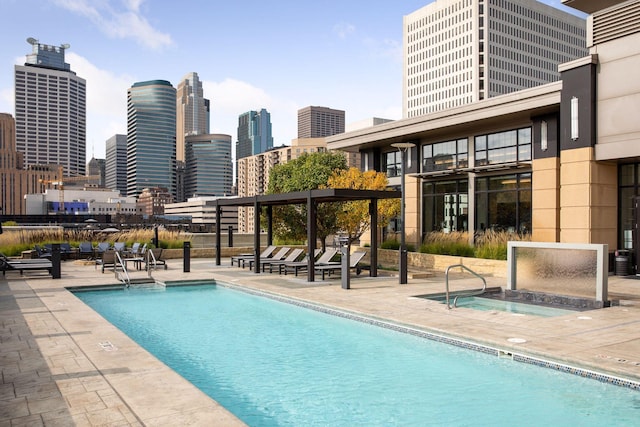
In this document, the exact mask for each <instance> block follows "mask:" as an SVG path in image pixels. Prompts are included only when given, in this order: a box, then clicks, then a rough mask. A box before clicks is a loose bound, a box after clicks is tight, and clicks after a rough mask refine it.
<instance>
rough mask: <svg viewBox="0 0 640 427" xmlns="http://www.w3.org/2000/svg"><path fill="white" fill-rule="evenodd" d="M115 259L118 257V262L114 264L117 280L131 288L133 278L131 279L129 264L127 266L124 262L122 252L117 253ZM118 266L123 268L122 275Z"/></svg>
mask: <svg viewBox="0 0 640 427" xmlns="http://www.w3.org/2000/svg"><path fill="white" fill-rule="evenodd" d="M115 257H116V262H115V263H114V266H113V271H114V273H115V276H116V279H118V280H120V281H121V282H122V283H124V284H125V285H126V286H127V287H129V286H130V285H131V278H130V277H129V273H128V272H127V264H125V263H124V261H122V257H121V256H120V252H118V251H115ZM118 265H120V267H122V275H121V274H120V271H119V270H118ZM121 276H124V277H121Z"/></svg>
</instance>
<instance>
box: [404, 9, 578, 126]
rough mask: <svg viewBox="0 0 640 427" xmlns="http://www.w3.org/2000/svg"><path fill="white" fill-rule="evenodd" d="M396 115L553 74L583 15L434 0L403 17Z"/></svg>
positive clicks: (569, 52) (572, 52) (535, 82)
mask: <svg viewBox="0 0 640 427" xmlns="http://www.w3.org/2000/svg"><path fill="white" fill-rule="evenodd" d="M403 31H404V34H403V40H404V41H405V45H404V53H403V62H404V64H403V66H404V72H403V107H402V108H403V117H404V118H410V117H416V116H420V115H423V114H428V113H432V112H435V111H441V110H445V109H448V108H453V107H458V106H461V105H466V104H470V103H472V102H475V101H480V100H483V99H487V98H491V97H494V96H497V95H503V94H507V93H511V92H515V91H518V90H522V89H526V88H530V87H534V86H540V85H542V84H546V83H550V82H553V81H557V80H559V79H560V73H559V71H558V65H559V64H561V63H564V62H568V61H571V60H574V59H577V58H581V57H583V56H585V55H586V54H587V53H588V51H587V49H586V21H585V20H584V19H582V18H579V17H577V16H574V15H571V14H569V13H566V12H564V11H561V10H558V9H556V8H553V7H551V6H548V5H546V4H543V3H540V2H538V1H535V0H436V1H434V2H433V3H430V4H429V5H427V6H425V7H423V8H421V9H419V10H417V11H415V12H413V13H411V14H409V15H407V16H405V17H404V22H403Z"/></svg>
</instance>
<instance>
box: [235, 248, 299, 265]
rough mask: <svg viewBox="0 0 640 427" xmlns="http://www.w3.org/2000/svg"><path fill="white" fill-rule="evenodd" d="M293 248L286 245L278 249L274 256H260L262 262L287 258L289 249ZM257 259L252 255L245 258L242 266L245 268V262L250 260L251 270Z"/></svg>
mask: <svg viewBox="0 0 640 427" xmlns="http://www.w3.org/2000/svg"><path fill="white" fill-rule="evenodd" d="M290 250H291V248H289V247H287V246H284V247H282V248H280V249H279V250H278V252H276V253H275V254H274V255H273V256H272V257H268V258H260V263H262V262H266V261H275V260H282V259H285V257H286V256H287V253H289V251H290ZM254 261H255V258H253V257H251V258H250V259H245V260H243V261H242V268H244V266H245V263H246V262H248V263H249V270H251V269H252V268H253V262H254Z"/></svg>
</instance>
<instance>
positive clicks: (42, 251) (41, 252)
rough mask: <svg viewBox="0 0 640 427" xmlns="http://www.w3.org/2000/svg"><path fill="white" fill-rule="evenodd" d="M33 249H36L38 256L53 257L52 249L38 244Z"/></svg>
mask: <svg viewBox="0 0 640 427" xmlns="http://www.w3.org/2000/svg"><path fill="white" fill-rule="evenodd" d="M49 247H51V245H49ZM33 249H34V250H35V251H36V256H37V257H38V258H47V259H51V250H49V251H47V250H46V248H41V247H40V246H38V245H35V246H34V247H33Z"/></svg>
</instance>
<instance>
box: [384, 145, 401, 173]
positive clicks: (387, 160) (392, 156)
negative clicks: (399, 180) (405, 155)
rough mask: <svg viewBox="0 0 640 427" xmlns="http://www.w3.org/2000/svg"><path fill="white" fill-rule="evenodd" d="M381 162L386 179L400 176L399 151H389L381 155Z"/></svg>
mask: <svg viewBox="0 0 640 427" xmlns="http://www.w3.org/2000/svg"><path fill="white" fill-rule="evenodd" d="M383 162H384V169H386V171H387V176H388V177H394V176H400V171H401V167H402V156H401V154H400V152H399V151H390V152H388V153H385V154H383Z"/></svg>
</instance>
